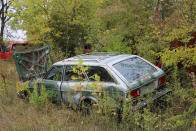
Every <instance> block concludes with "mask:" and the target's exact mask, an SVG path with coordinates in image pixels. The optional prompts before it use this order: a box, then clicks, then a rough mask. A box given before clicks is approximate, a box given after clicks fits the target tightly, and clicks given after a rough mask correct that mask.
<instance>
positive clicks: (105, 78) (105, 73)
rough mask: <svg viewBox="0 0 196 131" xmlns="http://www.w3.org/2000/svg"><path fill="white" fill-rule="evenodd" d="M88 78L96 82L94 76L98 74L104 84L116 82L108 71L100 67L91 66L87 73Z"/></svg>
mask: <svg viewBox="0 0 196 131" xmlns="http://www.w3.org/2000/svg"><path fill="white" fill-rule="evenodd" d="M86 73H87V76H88V78H89V80H90V81H95V80H94V79H93V78H92V76H93V75H95V74H97V75H98V76H99V77H100V81H103V82H115V81H114V79H113V78H112V77H111V76H110V74H109V73H108V71H107V70H106V69H104V68H103V67H98V66H91V67H89V68H88V70H87V71H86Z"/></svg>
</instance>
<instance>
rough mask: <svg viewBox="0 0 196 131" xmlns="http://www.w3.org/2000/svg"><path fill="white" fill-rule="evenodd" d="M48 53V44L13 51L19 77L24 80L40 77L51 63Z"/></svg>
mask: <svg viewBox="0 0 196 131" xmlns="http://www.w3.org/2000/svg"><path fill="white" fill-rule="evenodd" d="M49 54H50V47H49V46H45V47H42V48H39V49H35V50H32V51H26V52H16V51H14V52H13V58H14V61H15V64H16V70H17V72H18V75H19V79H20V80H21V81H23V82H25V81H27V80H32V79H35V78H38V77H42V76H43V75H44V74H45V73H46V72H47V71H48V70H49V67H50V65H52V63H53V62H52V59H51V57H50V55H49Z"/></svg>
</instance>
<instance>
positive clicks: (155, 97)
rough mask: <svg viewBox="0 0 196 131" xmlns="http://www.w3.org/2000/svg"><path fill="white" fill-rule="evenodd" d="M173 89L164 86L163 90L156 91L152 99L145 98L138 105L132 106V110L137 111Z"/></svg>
mask: <svg viewBox="0 0 196 131" xmlns="http://www.w3.org/2000/svg"><path fill="white" fill-rule="evenodd" d="M171 91H172V90H171V89H169V88H164V89H163V90H161V91H159V92H158V93H156V94H155V95H154V96H153V97H151V98H150V99H147V100H143V101H142V102H140V103H138V104H137V105H136V106H133V107H132V111H136V110H138V109H141V108H143V107H145V106H146V105H147V104H149V103H152V102H153V101H154V100H157V99H159V98H160V97H162V96H164V95H166V94H168V93H170V92H171Z"/></svg>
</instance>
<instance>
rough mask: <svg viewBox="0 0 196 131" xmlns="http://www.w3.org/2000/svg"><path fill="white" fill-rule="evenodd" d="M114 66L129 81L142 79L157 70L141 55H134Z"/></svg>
mask: <svg viewBox="0 0 196 131" xmlns="http://www.w3.org/2000/svg"><path fill="white" fill-rule="evenodd" d="M113 66H114V68H115V69H116V70H117V71H119V72H120V73H121V74H122V75H123V76H124V78H125V79H126V80H127V81H128V82H132V81H134V80H137V79H141V78H143V77H145V76H148V75H149V74H152V73H154V72H156V71H157V69H156V68H154V67H153V66H151V65H150V64H148V63H147V62H145V61H144V60H142V59H140V58H139V57H133V58H129V59H126V60H123V61H120V62H118V63H116V64H114V65H113Z"/></svg>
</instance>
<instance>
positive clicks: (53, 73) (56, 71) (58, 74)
mask: <svg viewBox="0 0 196 131" xmlns="http://www.w3.org/2000/svg"><path fill="white" fill-rule="evenodd" d="M62 70H63V68H62V66H55V67H53V68H52V69H51V70H50V72H49V73H48V75H47V76H46V78H45V79H47V80H54V81H61V78H62V74H63V73H62Z"/></svg>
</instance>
